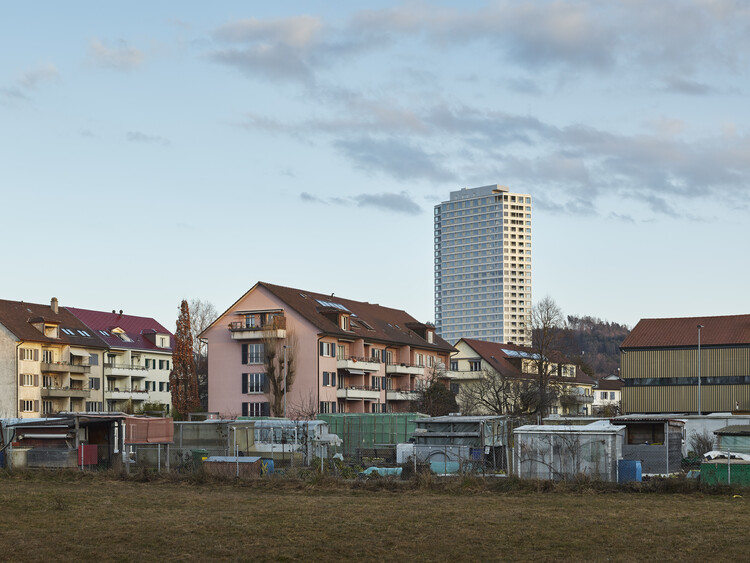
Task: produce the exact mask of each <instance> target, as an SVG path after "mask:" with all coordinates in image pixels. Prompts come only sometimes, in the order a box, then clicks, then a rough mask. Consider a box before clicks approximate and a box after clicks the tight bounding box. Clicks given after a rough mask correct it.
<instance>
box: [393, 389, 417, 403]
mask: <svg viewBox="0 0 750 563" xmlns="http://www.w3.org/2000/svg"><path fill="white" fill-rule="evenodd" d="M419 395H420V393H419V391H412V390H411V389H388V391H386V392H385V398H386V399H387V400H388V401H416V400H418V399H419Z"/></svg>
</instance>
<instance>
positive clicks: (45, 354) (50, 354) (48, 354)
mask: <svg viewBox="0 0 750 563" xmlns="http://www.w3.org/2000/svg"><path fill="white" fill-rule="evenodd" d="M42 361H43V362H44V363H46V364H53V363H55V352H54V351H53V350H42Z"/></svg>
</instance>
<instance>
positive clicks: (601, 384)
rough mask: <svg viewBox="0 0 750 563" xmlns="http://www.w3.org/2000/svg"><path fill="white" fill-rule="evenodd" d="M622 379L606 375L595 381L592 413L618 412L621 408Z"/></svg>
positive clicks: (611, 413)
mask: <svg viewBox="0 0 750 563" xmlns="http://www.w3.org/2000/svg"><path fill="white" fill-rule="evenodd" d="M622 386H623V382H622V379H620V378H619V377H617V376H616V375H608V376H607V377H603V378H601V379H600V380H599V381H597V382H596V386H595V387H594V403H593V405H592V408H593V414H594V415H600V414H610V415H615V414H620V411H621V410H622Z"/></svg>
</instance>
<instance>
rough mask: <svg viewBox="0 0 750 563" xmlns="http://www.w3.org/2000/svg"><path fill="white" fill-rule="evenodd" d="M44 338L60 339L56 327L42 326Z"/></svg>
mask: <svg viewBox="0 0 750 563" xmlns="http://www.w3.org/2000/svg"><path fill="white" fill-rule="evenodd" d="M44 336H46V337H47V338H60V332H59V330H58V327H57V325H47V324H46V325H44Z"/></svg>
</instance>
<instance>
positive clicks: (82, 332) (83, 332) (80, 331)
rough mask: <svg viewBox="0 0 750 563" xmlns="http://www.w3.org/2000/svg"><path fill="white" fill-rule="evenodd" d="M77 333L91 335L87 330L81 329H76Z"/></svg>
mask: <svg viewBox="0 0 750 563" xmlns="http://www.w3.org/2000/svg"><path fill="white" fill-rule="evenodd" d="M78 334H80V335H81V336H91V335H90V334H89V333H88V332H86V331H85V330H81V329H78Z"/></svg>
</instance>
